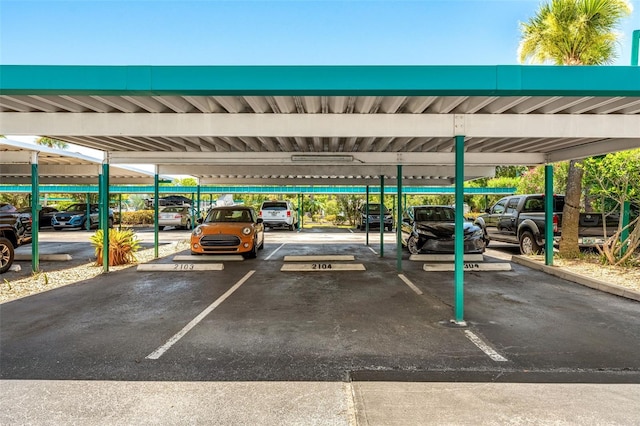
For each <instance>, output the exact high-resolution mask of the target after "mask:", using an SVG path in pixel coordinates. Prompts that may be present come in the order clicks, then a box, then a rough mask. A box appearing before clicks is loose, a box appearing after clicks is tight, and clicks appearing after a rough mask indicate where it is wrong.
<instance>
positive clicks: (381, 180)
mask: <svg viewBox="0 0 640 426" xmlns="http://www.w3.org/2000/svg"><path fill="white" fill-rule="evenodd" d="M368 221H369V218H367V222H368ZM380 257H384V175H382V176H380Z"/></svg>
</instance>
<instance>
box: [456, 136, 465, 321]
mask: <svg viewBox="0 0 640 426" xmlns="http://www.w3.org/2000/svg"><path fill="white" fill-rule="evenodd" d="M455 139H456V140H455V145H456V146H455V148H456V176H455V204H456V210H455V214H456V221H455V243H454V244H455V246H454V250H455V251H454V311H455V312H454V319H455V322H456V323H464V208H463V207H464V136H460V135H456V137H455Z"/></svg>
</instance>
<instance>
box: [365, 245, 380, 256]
mask: <svg viewBox="0 0 640 426" xmlns="http://www.w3.org/2000/svg"><path fill="white" fill-rule="evenodd" d="M367 248H368V249H369V250H371V251H372V252H373V254H375V255H376V256H377V255H378V252H377V251H375V250H374V249H372V248H371V247H369V246H367Z"/></svg>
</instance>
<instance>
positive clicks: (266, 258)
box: [264, 243, 287, 260]
mask: <svg viewBox="0 0 640 426" xmlns="http://www.w3.org/2000/svg"><path fill="white" fill-rule="evenodd" d="M285 244H287V243H282V245H280V247H278V248H277V249H275V250H274V251H272V252H271V254H270V255H269V256H267V257H265V258H264V260H269V259H271V256H273V255H274V254H276V253H277V252H278V250H280V249H281V248H282V247H284V245H285Z"/></svg>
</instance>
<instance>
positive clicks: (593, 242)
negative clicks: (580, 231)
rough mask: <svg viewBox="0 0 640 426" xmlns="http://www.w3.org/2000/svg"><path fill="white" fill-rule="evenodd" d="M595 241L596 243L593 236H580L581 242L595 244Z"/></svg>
mask: <svg viewBox="0 0 640 426" xmlns="http://www.w3.org/2000/svg"><path fill="white" fill-rule="evenodd" d="M595 243H596V239H595V238H589V237H584V238H582V244H595Z"/></svg>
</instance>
